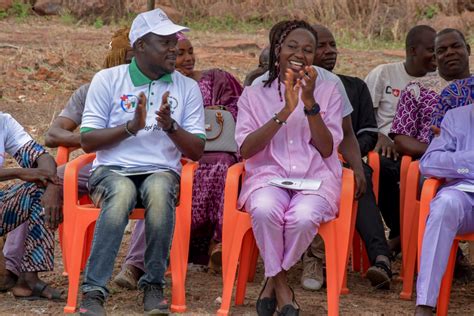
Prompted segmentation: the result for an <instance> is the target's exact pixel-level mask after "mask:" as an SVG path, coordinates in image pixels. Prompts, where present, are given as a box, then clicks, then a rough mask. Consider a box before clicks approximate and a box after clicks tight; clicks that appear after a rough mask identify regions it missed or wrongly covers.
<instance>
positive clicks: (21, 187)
mask: <svg viewBox="0 0 474 316" xmlns="http://www.w3.org/2000/svg"><path fill="white" fill-rule="evenodd" d="M4 152H6V153H8V154H9V155H11V156H13V157H14V158H15V160H16V161H17V162H18V164H19V165H20V166H21V168H8V169H3V168H2V166H3V161H4V157H5V155H4ZM13 179H19V180H22V181H24V182H22V183H16V184H13V185H10V186H6V187H3V188H2V190H1V191H0V237H3V236H4V235H5V234H7V233H8V232H10V231H12V230H13V229H15V228H16V227H17V226H19V225H20V224H22V223H23V222H27V223H28V235H27V237H26V240H25V253H24V255H23V258H22V263H21V267H20V272H21V273H20V276H19V279H18V281H17V283H16V285H15V287H14V288H13V294H14V295H15V297H17V298H23V299H28V300H35V299H42V298H45V299H52V300H58V299H61V294H62V293H61V292H60V291H58V290H57V289H54V288H52V287H50V286H49V285H48V284H46V283H45V282H43V281H42V280H40V279H39V277H38V272H44V271H52V270H53V266H54V258H53V252H54V231H53V230H51V229H50V228H49V227H46V221H45V216H44V214H45V212H44V208H43V207H42V205H41V199H42V196H43V193H44V191H45V188H47V187H48V186H49V185H50V184H52V185H56V184H57V178H56V164H55V162H54V160H53V159H52V158H51V156H49V155H48V154H47V153H46V151H45V150H44V148H43V147H42V146H41V145H39V144H38V143H37V142H35V141H34V140H33V139H32V138H31V137H30V136H29V135H28V134H27V133H26V132H25V131H24V129H23V127H22V126H21V125H20V124H19V123H18V122H17V121H16V120H15V119H13V117H11V116H10V115H9V114H6V113H2V112H0V182H1V181H7V180H13ZM48 198H54V197H53V196H49V197H48ZM3 268H4V267H3V266H2V267H0V279H3V278H5V277H6V273H5V271H4V269H3ZM2 281H3V280H2Z"/></svg>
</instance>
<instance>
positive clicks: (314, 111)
mask: <svg viewBox="0 0 474 316" xmlns="http://www.w3.org/2000/svg"><path fill="white" fill-rule="evenodd" d="M319 111H321V108H320V107H319V104H318V102H316V103H314V105H313V107H312V108H311V110H306V108H304V114H305V115H309V116H313V115H316V114H318V113H319Z"/></svg>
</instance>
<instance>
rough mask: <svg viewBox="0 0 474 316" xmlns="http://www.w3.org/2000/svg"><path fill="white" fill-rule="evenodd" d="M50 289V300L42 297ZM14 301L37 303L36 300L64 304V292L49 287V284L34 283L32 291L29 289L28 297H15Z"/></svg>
mask: <svg viewBox="0 0 474 316" xmlns="http://www.w3.org/2000/svg"><path fill="white" fill-rule="evenodd" d="M48 287H49V288H50V289H51V298H49V297H46V296H44V294H43V292H44V291H45V290H46V289H47V288H48ZM15 298H16V299H19V300H25V301H38V300H48V301H53V302H65V301H66V299H65V297H64V291H61V290H58V289H55V288H53V287H51V286H50V285H49V284H47V283H46V282H43V281H38V282H36V284H35V286H34V287H33V289H31V294H30V295H28V296H16V295H15Z"/></svg>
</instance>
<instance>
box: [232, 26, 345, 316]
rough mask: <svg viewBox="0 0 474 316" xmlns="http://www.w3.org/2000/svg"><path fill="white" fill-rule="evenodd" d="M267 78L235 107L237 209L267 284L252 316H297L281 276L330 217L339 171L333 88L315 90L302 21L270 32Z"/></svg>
mask: <svg viewBox="0 0 474 316" xmlns="http://www.w3.org/2000/svg"><path fill="white" fill-rule="evenodd" d="M270 34H272V36H271V38H270V42H271V47H270V63H269V64H270V66H269V79H268V80H267V81H266V82H265V83H264V84H260V85H256V86H251V87H246V88H245V89H244V92H243V94H242V96H241V97H240V99H239V102H238V109H239V112H238V116H237V126H236V140H237V143H238V144H239V146H240V153H241V155H242V158H244V159H245V160H246V162H245V169H246V175H245V180H244V183H243V185H242V190H241V194H240V197H239V206H240V207H243V206H245V210H246V211H247V212H249V213H250V215H251V217H252V227H253V231H254V234H255V239H256V241H257V245H258V248H259V250H260V254H261V256H262V258H263V261H264V265H265V276H266V277H267V280H266V282H265V285H264V287H263V289H262V292H261V293H260V296H259V299H258V300H257V313H258V315H273V313H274V312H275V311H276V310H277V309H278V312H279V315H298V313H299V306H298V305H297V304H296V301H295V298H294V293H293V291H292V289H291V288H290V287H289V285H288V282H287V271H288V270H289V269H290V268H291V267H292V266H293V265H294V264H295V263H297V262H298V260H299V259H300V258H301V256H302V254H303V253H304V251H305V250H306V249H307V248H308V246H309V245H310V243H311V241H312V240H313V238H314V236H315V235H316V233H317V231H318V227H319V225H320V224H321V223H324V222H327V221H330V220H332V219H334V218H335V217H336V216H337V212H338V202H339V196H340V189H341V177H342V167H341V164H340V163H339V160H338V157H337V147H338V146H339V143H340V142H341V139H342V102H341V96H340V94H339V91H338V89H337V87H336V85H335V83H333V82H329V81H323V82H321V83H318V85H317V86H316V85H315V82H316V77H317V73H316V70H315V69H314V68H313V67H312V66H311V64H312V61H313V59H314V54H315V51H316V47H317V33H316V32H315V31H314V30H313V28H312V27H311V26H310V25H309V24H308V23H306V22H305V21H287V22H280V23H278V24H277V25H276V26H275V27H274V30H272V32H271V33H270ZM274 178H301V179H314V180H321V181H322V183H321V186H320V188H319V189H318V190H307V191H296V190H288V189H283V188H280V187H275V186H272V185H270V184H269V181H270V180H272V179H274Z"/></svg>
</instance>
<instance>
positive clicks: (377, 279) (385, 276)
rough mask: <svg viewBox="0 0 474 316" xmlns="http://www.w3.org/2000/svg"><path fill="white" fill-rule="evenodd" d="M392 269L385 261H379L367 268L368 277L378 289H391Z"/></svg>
mask: <svg viewBox="0 0 474 316" xmlns="http://www.w3.org/2000/svg"><path fill="white" fill-rule="evenodd" d="M392 276H393V275H392V270H391V269H390V266H388V265H387V263H386V262H384V261H377V262H375V264H374V265H373V266H371V267H370V268H369V269H368V270H367V274H366V277H367V279H369V281H370V283H371V284H372V286H373V287H375V288H376V289H384V290H390V281H391V280H392Z"/></svg>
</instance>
